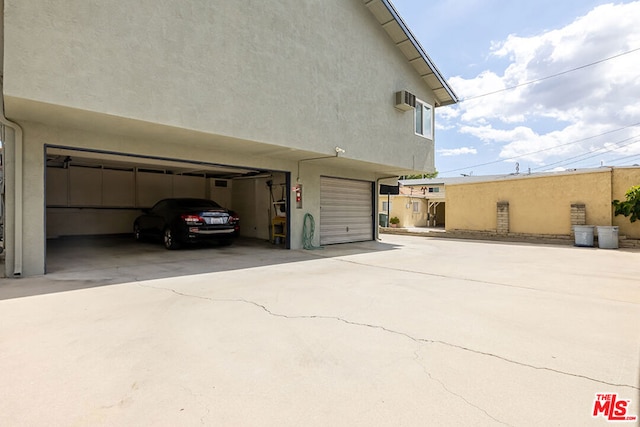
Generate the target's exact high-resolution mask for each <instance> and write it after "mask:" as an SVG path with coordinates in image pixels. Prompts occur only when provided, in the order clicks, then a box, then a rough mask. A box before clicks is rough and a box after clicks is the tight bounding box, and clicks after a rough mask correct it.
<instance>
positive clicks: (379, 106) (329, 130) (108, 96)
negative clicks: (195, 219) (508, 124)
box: [4, 0, 433, 171]
mask: <svg viewBox="0 0 640 427" xmlns="http://www.w3.org/2000/svg"><path fill="white" fill-rule="evenodd" d="M5 23H6V25H5V55H4V56H5V70H4V94H5V98H6V99H5V101H6V105H7V113H8V115H9V116H10V117H11V116H12V115H13V118H14V119H16V120H21V119H24V118H25V117H21V116H22V115H27V114H31V113H33V110H35V109H40V110H44V109H46V108H47V105H48V104H50V105H61V106H67V107H72V108H75V109H78V110H79V111H82V110H88V111H94V112H101V113H107V114H109V115H112V116H119V117H128V118H133V119H137V120H141V121H144V122H149V123H160V124H165V125H169V126H175V127H179V128H184V129H190V130H196V131H200V132H204V133H209V134H215V135H222V136H232V137H234V138H237V139H238V144H241V143H242V140H247V141H257V142H262V143H268V144H274V145H277V146H282V147H292V148H297V149H301V150H309V151H313V152H318V153H328V154H330V153H333V152H334V148H335V146H340V147H342V148H344V149H346V150H347V154H346V155H347V156H348V157H350V158H353V159H359V160H362V161H367V162H373V163H380V164H387V165H395V166H398V168H403V169H407V170H424V171H429V170H432V169H433V143H432V141H430V140H427V139H425V138H422V137H419V136H416V135H415V134H414V130H413V129H414V128H413V112H412V111H409V112H404V113H403V112H400V111H398V110H396V109H395V108H393V105H394V93H395V92H396V91H398V90H401V89H408V90H410V91H411V92H413V93H415V94H416V95H417V96H418V97H419V98H421V99H423V100H425V101H427V102H433V94H432V93H431V91H430V90H429V89H428V88H427V86H426V84H425V83H424V81H422V79H421V78H420V76H419V75H418V74H417V72H416V71H415V70H414V69H413V67H412V66H411V65H410V64H409V63H408V62H407V60H406V58H405V57H404V56H403V55H402V53H401V52H400V50H399V49H398V48H397V47H396V46H395V45H394V44H393V43H392V42H391V40H390V38H389V36H388V35H387V34H386V33H385V32H384V30H383V29H382V27H381V26H380V24H379V23H378V22H377V21H376V20H375V18H374V17H373V15H372V14H371V13H370V12H369V11H368V10H367V7H366V6H365V5H364V3H363V2H361V1H353V0H350V1H344V0H325V1H322V2H317V1H315V2H309V1H299V0H283V1H277V2H255V1H254V2H246V1H240V2H238V1H228V0H208V1H199V2H193V1H186V0H184V1H156V0H141V1H136V2H135V7H132V3H131V2H129V1H100V0H81V1H80V0H74V1H70V2H66V3H64V4H60V2H58V1H54V0H29V1H22V0H5ZM28 100H36V101H40V102H41V104H35V103H30V104H25V103H27V102H28ZM40 113H41V114H40V116H39V117H41V116H44V115H46V114H47V112H46V111H41V112H40ZM26 118H27V119H33V118H30V117H26ZM391 141H392V142H394V143H390V142H391ZM399 146H401V147H402V149H399Z"/></svg>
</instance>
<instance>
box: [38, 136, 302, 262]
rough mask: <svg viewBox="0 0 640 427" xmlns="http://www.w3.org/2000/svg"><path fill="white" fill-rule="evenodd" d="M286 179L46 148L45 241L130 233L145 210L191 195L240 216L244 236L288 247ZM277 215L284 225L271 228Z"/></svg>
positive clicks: (267, 173) (262, 173) (201, 165)
mask: <svg viewBox="0 0 640 427" xmlns="http://www.w3.org/2000/svg"><path fill="white" fill-rule="evenodd" d="M289 179H290V177H289V174H288V173H286V172H279V171H270V170H256V169H247V168H241V167H235V166H226V165H216V164H210V163H202V162H195V161H194V162H185V161H174V160H171V159H163V158H154V157H141V156H135V155H126V154H121V153H109V152H100V151H90V150H78V149H72V148H67V147H53V146H48V147H46V236H47V241H50V240H51V239H59V238H63V237H70V236H76V237H77V236H91V237H96V236H114V235H131V234H132V226H133V221H134V220H135V218H136V217H137V216H138V215H140V213H141V209H144V208H150V207H152V206H153V205H154V204H155V203H156V202H157V201H159V200H161V199H164V198H171V197H194V198H207V199H212V200H214V201H216V202H217V203H218V204H220V205H221V206H223V207H225V208H227V209H230V210H233V211H235V212H236V213H237V214H238V215H239V216H240V236H241V237H244V238H253V239H260V240H264V241H269V242H271V243H273V247H275V248H288V247H289V239H288V236H289V233H288V232H287V230H286V228H287V227H288V225H289V224H287V221H286V220H285V221H283V220H282V218H283V217H286V213H285V212H283V211H284V209H283V208H282V206H287V200H286V198H287V188H289V185H288V181H289ZM274 218H279V220H278V221H277V222H278V224H280V226H279V227H274V226H273V224H274V222H275V221H274ZM274 234H275V236H277V237H274ZM281 236H282V237H284V238H282V237H281ZM48 249H49V248H48Z"/></svg>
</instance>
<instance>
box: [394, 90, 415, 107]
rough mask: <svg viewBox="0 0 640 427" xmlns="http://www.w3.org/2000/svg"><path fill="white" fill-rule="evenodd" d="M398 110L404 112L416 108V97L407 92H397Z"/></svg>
mask: <svg viewBox="0 0 640 427" xmlns="http://www.w3.org/2000/svg"><path fill="white" fill-rule="evenodd" d="M396 108H397V109H398V110H402V111H408V110H410V109H412V108H416V96H415V95H414V94H412V93H411V92H407V91H406V90H401V91H400V92H396Z"/></svg>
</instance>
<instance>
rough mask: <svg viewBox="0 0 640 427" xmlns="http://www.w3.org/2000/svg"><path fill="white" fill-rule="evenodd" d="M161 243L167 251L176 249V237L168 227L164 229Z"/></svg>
mask: <svg viewBox="0 0 640 427" xmlns="http://www.w3.org/2000/svg"><path fill="white" fill-rule="evenodd" d="M162 242H163V243H164V247H165V248H167V249H169V250H172V249H178V246H179V244H178V241H177V240H176V236H175V234H174V233H173V230H171V228H170V227H167V228H165V229H164V233H163V237H162Z"/></svg>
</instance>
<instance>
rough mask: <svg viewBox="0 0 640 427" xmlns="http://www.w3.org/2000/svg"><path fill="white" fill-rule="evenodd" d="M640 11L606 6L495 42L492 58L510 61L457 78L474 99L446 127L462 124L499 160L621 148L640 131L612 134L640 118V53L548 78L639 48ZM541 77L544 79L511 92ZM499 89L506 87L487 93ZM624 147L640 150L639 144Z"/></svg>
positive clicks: (462, 92) (449, 115)
mask: <svg viewBox="0 0 640 427" xmlns="http://www.w3.org/2000/svg"><path fill="white" fill-rule="evenodd" d="M639 16H640V1H636V2H632V3H627V4H605V5H602V6H598V7H596V8H595V9H593V10H592V11H591V12H589V13H588V14H587V15H585V16H583V17H580V18H578V19H576V20H575V21H574V22H572V23H571V24H569V25H567V26H565V27H563V28H560V29H556V30H553V31H548V32H545V33H542V34H539V35H536V36H533V37H519V36H516V35H511V36H509V37H508V38H507V39H506V40H504V41H503V42H499V43H496V44H494V45H493V47H492V50H491V55H492V56H493V57H495V58H497V59H500V60H501V61H504V60H505V59H506V60H508V61H509V64H508V65H507V66H506V67H505V66H504V65H503V67H502V70H496V69H495V68H494V70H493V71H489V70H487V71H484V72H482V73H481V74H479V75H478V76H477V77H475V78H473V79H464V78H462V77H454V78H452V79H450V80H449V82H450V84H451V85H452V87H453V88H454V90H455V91H456V93H458V95H459V96H461V98H462V99H465V98H471V99H469V100H468V101H464V102H461V103H460V104H458V105H457V106H455V107H448V110H447V111H446V112H444V114H441V115H440V116H439V119H440V120H441V121H443V123H442V126H443V128H447V127H448V126H450V125H451V124H452V123H454V122H455V124H456V126H458V132H460V133H462V134H466V135H473V136H475V137H477V138H479V139H480V140H482V141H483V142H485V143H487V144H490V145H493V146H494V147H496V146H497V148H498V152H499V153H500V154H499V157H500V158H503V159H508V158H513V157H519V156H522V157H521V158H522V159H527V160H529V161H532V162H534V163H536V164H544V163H545V162H546V160H547V159H550V158H558V157H559V156H563V157H567V158H568V157H571V156H576V155H579V154H581V153H589V152H592V151H594V150H599V149H604V147H605V144H609V147H613V148H614V149H617V148H616V147H619V146H620V145H622V144H623V143H622V142H621V141H623V140H625V139H626V138H630V137H633V136H634V135H638V134H639V133H640V129H638V128H628V129H626V130H621V131H620V132H615V133H606V132H608V131H612V130H615V129H620V128H623V127H625V126H628V125H630V124H632V123H635V122H639V121H640V119H639V117H640V103H639V102H638V99H640V74H638V71H637V69H638V66H637V64H638V63H640V51H635V52H632V53H629V54H625V55H623V56H620V57H618V58H614V59H611V60H608V61H604V62H602V63H599V64H597V65H593V66H589V67H584V68H581V69H578V70H576V71H572V72H569V73H566V74H563V75H560V76H558V77H553V78H548V79H545V77H548V76H551V75H553V74H557V73H562V72H565V71H567V70H572V69H576V68H580V67H583V66H585V65H587V64H590V63H593V62H596V61H600V60H602V59H605V58H609V57H612V56H615V55H620V54H622V53H625V52H628V51H631V50H633V49H637V48H640V25H638V24H637V21H638V19H637V18H638V17H639ZM537 79H544V80H541V81H538V82H536V83H534V84H529V85H523V86H520V87H518V88H516V89H509V90H504V89H507V88H509V87H513V86H517V85H522V84H524V83H526V82H530V81H533V80H537ZM495 91H501V92H499V93H496V94H493V95H488V96H480V95H484V94H488V93H492V92H495ZM475 97H477V98H475ZM601 134H604V135H602V136H601V137H598V138H595V136H597V135H601ZM619 152H620V153H631V154H633V153H640V142H639V143H637V144H630V145H624V146H623V147H620V148H619ZM441 154H442V155H446V154H444V153H442V152H441ZM449 155H453V154H449Z"/></svg>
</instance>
